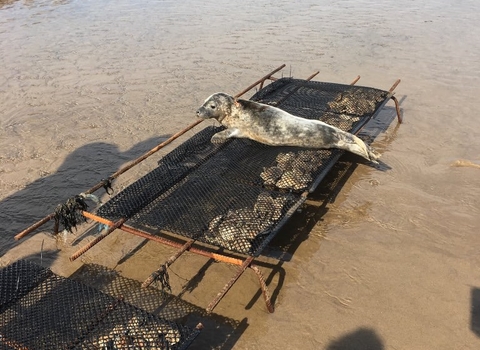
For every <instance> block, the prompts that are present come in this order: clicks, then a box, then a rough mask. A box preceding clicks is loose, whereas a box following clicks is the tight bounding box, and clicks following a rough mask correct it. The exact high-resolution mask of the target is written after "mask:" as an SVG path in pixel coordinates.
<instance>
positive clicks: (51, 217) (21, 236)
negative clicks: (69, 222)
mask: <svg viewBox="0 0 480 350" xmlns="http://www.w3.org/2000/svg"><path fill="white" fill-rule="evenodd" d="M54 217H55V214H54V213H51V214H49V215H47V216H45V217H44V218H43V219H42V220H39V221H38V222H36V223H35V224H33V225H32V226H30V227H28V228H26V229H25V230H23V231H22V232H20V233H19V234H17V235H16V236H15V237H14V238H15V240H16V241H18V240H19V239H22V238H23V237H25V236H26V235H28V234H29V233H30V232H32V231H34V230H36V229H37V228H39V227H40V226H43V225H44V224H46V223H47V222H49V221H50V220H52V219H53V218H54Z"/></svg>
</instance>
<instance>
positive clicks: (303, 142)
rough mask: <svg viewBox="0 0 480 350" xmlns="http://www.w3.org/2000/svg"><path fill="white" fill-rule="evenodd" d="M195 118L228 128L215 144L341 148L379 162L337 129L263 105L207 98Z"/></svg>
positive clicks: (227, 97) (218, 95)
mask: <svg viewBox="0 0 480 350" xmlns="http://www.w3.org/2000/svg"><path fill="white" fill-rule="evenodd" d="M197 116H198V117H199V118H202V119H209V118H214V119H216V120H218V121H219V122H220V123H221V124H222V125H223V126H225V127H226V128H227V129H225V130H223V131H220V132H218V133H216V134H215V135H213V137H212V142H215V143H219V142H223V141H225V140H226V139H228V138H232V137H234V138H248V139H251V140H255V141H257V142H260V143H263V144H266V145H271V146H298V147H305V148H340V149H343V150H346V151H349V152H352V153H354V154H357V155H359V156H361V157H363V158H365V159H367V160H369V161H372V162H374V163H377V161H376V159H378V158H379V155H378V154H376V153H375V152H374V151H373V150H372V149H371V148H370V147H369V146H367V145H366V144H365V143H364V142H363V141H362V140H361V139H359V138H358V137H357V136H355V135H353V134H350V133H348V132H345V131H343V130H341V129H339V128H336V127H334V126H331V125H328V124H326V123H323V122H321V121H319V120H311V119H305V118H301V117H297V116H294V115H292V114H290V113H288V112H285V111H283V110H281V109H279V108H276V107H273V106H269V105H266V104H263V103H258V102H254V101H250V100H241V99H239V100H237V99H235V98H233V97H232V96H230V95H228V94H225V93H223V92H219V93H216V94H213V95H211V96H210V97H208V98H207V99H206V100H205V102H204V103H203V105H202V106H201V107H200V108H199V109H198V110H197Z"/></svg>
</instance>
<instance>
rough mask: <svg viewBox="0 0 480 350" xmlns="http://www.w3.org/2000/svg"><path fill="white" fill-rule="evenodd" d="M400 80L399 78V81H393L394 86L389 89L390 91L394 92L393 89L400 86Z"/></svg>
mask: <svg viewBox="0 0 480 350" xmlns="http://www.w3.org/2000/svg"><path fill="white" fill-rule="evenodd" d="M400 82H401V80H400V79H397V81H396V82H395V83H393V85H392V87H391V88H390V90H388V92H390V93H393V90H395V88H396V87H397V86H398V84H400Z"/></svg>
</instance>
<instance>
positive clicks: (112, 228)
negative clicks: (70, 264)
mask: <svg viewBox="0 0 480 350" xmlns="http://www.w3.org/2000/svg"><path fill="white" fill-rule="evenodd" d="M125 221H127V219H125V218H122V219H120V220H118V221H117V222H115V223H114V224H113V225H111V226H110V228H109V229H108V231H107V232H105V233H104V234H102V235H100V236H98V237H97V238H95V239H94V240H93V241H91V242H90V243H88V244H87V245H85V246H83V247H82V248H80V249H79V250H77V251H76V252H75V253H73V255H72V256H71V257H70V261H74V260H76V259H77V258H78V257H80V256H81V255H82V254H84V253H86V252H87V251H88V250H89V249H90V248H92V247H93V246H94V245H95V244H97V243H98V242H100V241H101V240H102V239H104V238H105V237H107V236H108V235H109V234H110V233H112V232H113V231H115V230H116V229H117V228H119V227H120V226H122V225H123V223H124V222H125Z"/></svg>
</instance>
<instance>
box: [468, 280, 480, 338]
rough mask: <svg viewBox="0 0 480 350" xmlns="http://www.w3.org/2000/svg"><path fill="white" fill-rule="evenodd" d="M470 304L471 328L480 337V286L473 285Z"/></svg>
mask: <svg viewBox="0 0 480 350" xmlns="http://www.w3.org/2000/svg"><path fill="white" fill-rule="evenodd" d="M470 305H471V307H470V310H471V311H470V330H471V331H472V332H473V333H475V335H476V336H477V337H480V288H475V287H472V290H471V292H470Z"/></svg>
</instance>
